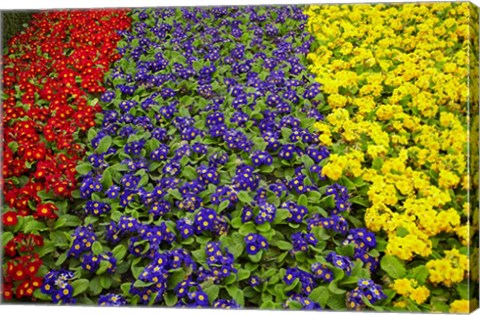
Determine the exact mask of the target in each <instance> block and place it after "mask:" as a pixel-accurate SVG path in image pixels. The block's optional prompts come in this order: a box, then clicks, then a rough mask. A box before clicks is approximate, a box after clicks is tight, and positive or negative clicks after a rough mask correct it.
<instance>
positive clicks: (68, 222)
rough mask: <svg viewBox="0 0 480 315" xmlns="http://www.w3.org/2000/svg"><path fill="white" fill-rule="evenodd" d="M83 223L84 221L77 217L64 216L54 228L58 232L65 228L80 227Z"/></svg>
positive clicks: (56, 222) (57, 221)
mask: <svg viewBox="0 0 480 315" xmlns="http://www.w3.org/2000/svg"><path fill="white" fill-rule="evenodd" d="M81 223H82V220H80V218H79V217H78V216H76V215H71V214H63V215H62V216H60V217H59V218H58V219H57V220H56V221H55V225H54V226H53V229H54V230H57V229H59V228H61V227H63V226H79V225H80V224H81Z"/></svg>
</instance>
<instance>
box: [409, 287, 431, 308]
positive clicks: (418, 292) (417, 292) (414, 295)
mask: <svg viewBox="0 0 480 315" xmlns="http://www.w3.org/2000/svg"><path fill="white" fill-rule="evenodd" d="M429 296H430V290H428V289H427V288H426V287H425V286H420V287H418V288H416V289H413V290H412V291H411V293H410V298H411V299H412V300H414V301H415V303H417V304H423V303H425V301H426V300H427V299H428V297H429Z"/></svg>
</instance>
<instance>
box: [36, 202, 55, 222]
mask: <svg viewBox="0 0 480 315" xmlns="http://www.w3.org/2000/svg"><path fill="white" fill-rule="evenodd" d="M56 210H58V209H57V207H56V206H55V205H54V204H53V203H43V204H38V205H37V215H38V216H40V217H47V218H52V216H53V217H56V214H55V213H54V211H56Z"/></svg>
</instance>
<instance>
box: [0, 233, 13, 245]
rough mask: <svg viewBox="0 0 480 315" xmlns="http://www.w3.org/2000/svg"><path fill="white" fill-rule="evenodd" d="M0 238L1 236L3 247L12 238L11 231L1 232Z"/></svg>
mask: <svg viewBox="0 0 480 315" xmlns="http://www.w3.org/2000/svg"><path fill="white" fill-rule="evenodd" d="M0 236H1V238H2V245H3V247H5V246H7V243H8V242H9V241H10V240H12V239H13V237H14V236H13V233H12V232H5V231H4V232H3V233H2V234H0Z"/></svg>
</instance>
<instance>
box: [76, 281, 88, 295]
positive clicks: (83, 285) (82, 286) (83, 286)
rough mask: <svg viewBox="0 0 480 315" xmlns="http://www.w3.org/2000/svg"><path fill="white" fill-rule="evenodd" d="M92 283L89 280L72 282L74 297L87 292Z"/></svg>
mask: <svg viewBox="0 0 480 315" xmlns="http://www.w3.org/2000/svg"><path fill="white" fill-rule="evenodd" d="M89 285H90V281H88V280H87V279H78V280H75V281H73V282H72V287H73V296H77V295H79V294H80V293H83V292H85V291H87V289H88V286H89Z"/></svg>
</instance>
